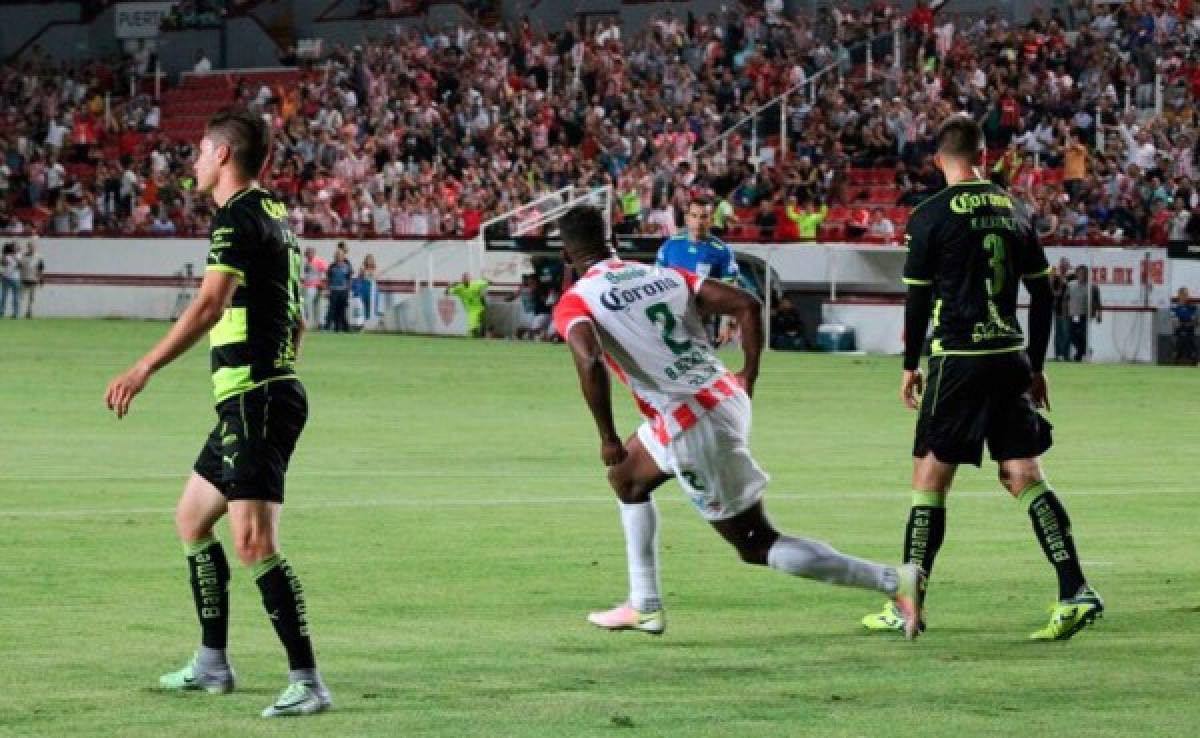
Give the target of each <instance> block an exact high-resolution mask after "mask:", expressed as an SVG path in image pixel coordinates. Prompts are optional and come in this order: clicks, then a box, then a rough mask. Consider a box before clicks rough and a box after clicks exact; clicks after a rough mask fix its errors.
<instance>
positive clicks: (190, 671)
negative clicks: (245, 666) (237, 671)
mask: <svg viewBox="0 0 1200 738" xmlns="http://www.w3.org/2000/svg"><path fill="white" fill-rule="evenodd" d="M158 686H159V687H160V688H162V689H167V690H170V691H172V692H197V691H200V690H204V691H205V692H208V693H209V694H228V693H230V692H232V691H233V669H230V668H228V667H226V668H225V669H223V670H221V671H200V670H199V669H198V667H197V666H196V657H195V656H192V660H191V661H189V662H188V665H187V666H185V667H183V668H182V669H180V670H179V671H173V672H171V673H170V674H163V675H162V676H160V677H159V678H158Z"/></svg>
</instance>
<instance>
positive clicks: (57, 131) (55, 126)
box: [46, 118, 70, 151]
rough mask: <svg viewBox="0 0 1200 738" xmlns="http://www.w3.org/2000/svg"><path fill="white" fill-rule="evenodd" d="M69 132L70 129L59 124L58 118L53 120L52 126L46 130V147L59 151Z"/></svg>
mask: <svg viewBox="0 0 1200 738" xmlns="http://www.w3.org/2000/svg"><path fill="white" fill-rule="evenodd" d="M69 132H70V129H69V128H67V127H66V126H64V125H62V124H61V123H59V122H58V118H53V119H51V121H50V125H49V126H48V127H47V128H46V145H47V146H49V147H51V148H52V149H53V150H55V151H59V150H60V149H62V145H63V141H64V140H65V139H66V137H67V133H69Z"/></svg>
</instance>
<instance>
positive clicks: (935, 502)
mask: <svg viewBox="0 0 1200 738" xmlns="http://www.w3.org/2000/svg"><path fill="white" fill-rule="evenodd" d="M945 538H946V498H945V496H944V495H940V494H937V493H935V492H917V491H914V492H913V502H912V508H910V509H909V511H908V524H907V525H906V526H904V553H903V557H904V563H906V564H908V563H914V564H917V565H918V566H920V567H921V568H922V569H924V570H925V575H926V576H927V577H928V576H929V575H930V574H932V573H933V561H934V559H936V558H937V555H938V549H940V548H941V547H942V541H943V540H945ZM921 599H922V600H924V599H925V592H924V590H922V592H921Z"/></svg>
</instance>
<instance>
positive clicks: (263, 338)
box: [205, 187, 302, 402]
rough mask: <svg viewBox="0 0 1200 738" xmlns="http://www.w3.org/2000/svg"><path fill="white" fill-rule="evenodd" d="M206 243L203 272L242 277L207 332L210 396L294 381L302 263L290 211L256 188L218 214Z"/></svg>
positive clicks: (221, 397)
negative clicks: (270, 382)
mask: <svg viewBox="0 0 1200 738" xmlns="http://www.w3.org/2000/svg"><path fill="white" fill-rule="evenodd" d="M209 240H210V244H209V251H208V263H207V265H206V267H205V268H206V269H207V270H209V271H220V272H227V273H229V274H233V275H235V276H237V278H238V286H237V289H236V290H235V291H234V293H233V300H232V301H231V302H230V304H229V306H228V307H227V308H225V313H224V314H223V315H222V316H221V320H220V321H219V322H218V323H217V324H216V325H215V326H213V328H212V330H211V331H210V332H209V334H208V338H209V345H210V346H211V351H210V356H211V359H212V374H213V392H214V394H215V395H216V400H217V402H221V401H222V400H224V399H226V398H228V397H232V396H234V395H237V394H240V393H242V392H246V391H247V390H251V389H254V388H255V387H258V386H259V385H261V384H262V383H263V382H265V381H268V380H271V379H278V378H283V377H291V376H295V361H296V344H295V338H296V326H297V324H298V323H299V321H300V309H301V296H300V270H301V264H302V258H301V255H300V246H299V244H298V243H297V242H296V237H295V235H293V234H292V232H291V230H289V228H288V225H287V208H286V207H284V205H283V204H281V203H279V202H278V201H276V200H274V199H272V198H271V196H270V195H269V194H268V193H267V192H266V191H265V190H262V189H260V188H258V187H249V188H247V189H244V190H242V191H240V192H238V193H237V194H236V195H234V196H233V197H231V198H229V200H228V201H227V202H226V203H225V204H224V205H223V206H221V208H220V209H218V210H217V213H216V215H215V216H214V217H213V222H212V231H211V234H210V237H209Z"/></svg>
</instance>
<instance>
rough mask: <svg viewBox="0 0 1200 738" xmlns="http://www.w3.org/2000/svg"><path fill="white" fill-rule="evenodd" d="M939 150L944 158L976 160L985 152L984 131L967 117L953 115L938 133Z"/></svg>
mask: <svg viewBox="0 0 1200 738" xmlns="http://www.w3.org/2000/svg"><path fill="white" fill-rule="evenodd" d="M937 150H938V153H939V154H941V155H942V156H953V157H957V158H960V159H975V158H976V157H978V156H979V154H980V153H981V152H982V151H983V129H982V128H980V127H979V124H978V123H976V122H975V121H974V119H972V118H970V117H969V116H966V115H952V116H950V117H949V118H947V119H946V122H945V123H942V127H941V128H939V129H938V133H937Z"/></svg>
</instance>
